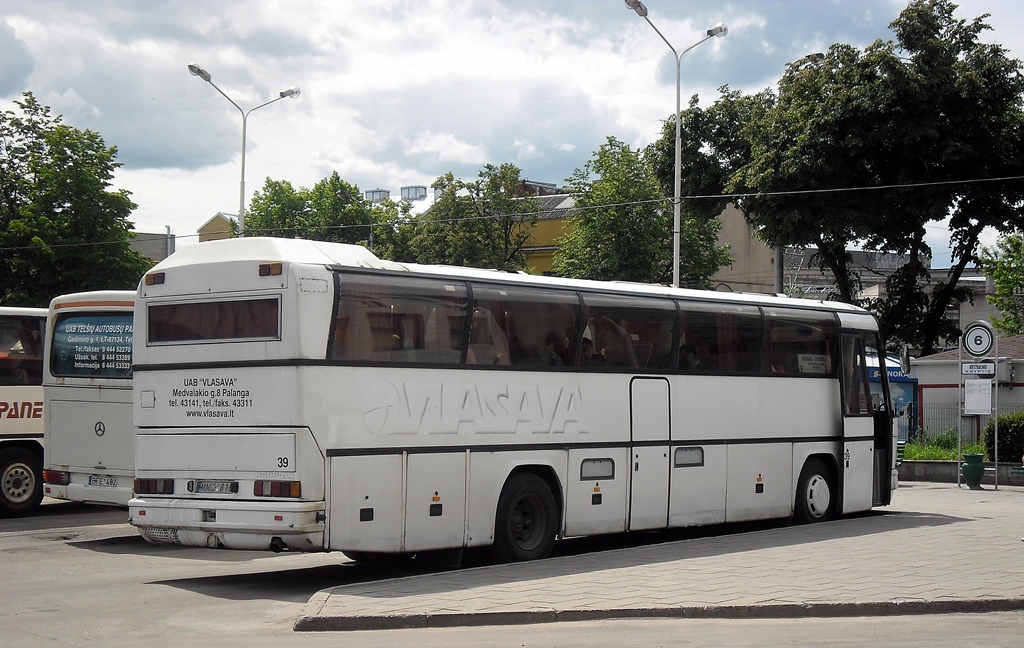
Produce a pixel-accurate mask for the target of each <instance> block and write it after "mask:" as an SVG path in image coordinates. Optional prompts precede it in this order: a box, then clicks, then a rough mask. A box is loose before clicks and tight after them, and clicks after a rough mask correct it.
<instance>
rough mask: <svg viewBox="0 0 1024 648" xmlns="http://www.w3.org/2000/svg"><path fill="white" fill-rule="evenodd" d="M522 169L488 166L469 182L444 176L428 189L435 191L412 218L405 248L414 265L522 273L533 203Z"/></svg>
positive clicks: (534, 221) (534, 211) (534, 219)
mask: <svg viewBox="0 0 1024 648" xmlns="http://www.w3.org/2000/svg"><path fill="white" fill-rule="evenodd" d="M522 184H523V180H522V177H521V171H520V169H519V168H518V167H516V166H515V165H513V164H509V163H505V164H502V165H500V166H494V165H492V164H488V165H486V166H484V168H483V169H482V170H481V171H480V173H479V178H478V179H477V180H474V181H470V182H467V181H464V180H459V179H457V178H455V177H454V176H453V175H452V174H451V173H447V174H445V175H443V176H441V177H440V178H438V179H437V180H436V181H435V182H434V184H433V185H432V186H433V188H434V189H435V190H438V191H439V192H440V195H439V197H438V198H437V200H436V201H435V202H434V204H433V206H431V208H430V210H429V211H428V212H427V213H425V214H423V215H422V216H420V217H419V219H417V224H416V230H415V234H414V235H413V237H412V240H411V241H410V249H411V251H412V253H413V254H414V255H415V258H416V261H417V262H418V263H443V264H448V265H457V266H469V267H477V268H497V269H500V270H526V269H527V267H528V265H527V262H526V250H525V246H526V243H527V242H528V241H529V240H530V228H531V227H533V226H534V225H536V224H537V201H536V200H534V199H533V198H531V197H529V196H524V195H523V193H522V190H521V187H522Z"/></svg>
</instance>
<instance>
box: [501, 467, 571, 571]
mask: <svg viewBox="0 0 1024 648" xmlns="http://www.w3.org/2000/svg"><path fill="white" fill-rule="evenodd" d="M557 509H558V507H557V505H556V504H555V496H554V495H552V494H551V489H550V488H549V487H548V485H547V483H546V482H545V481H544V480H543V479H541V478H540V477H538V476H537V475H534V474H532V473H519V474H516V475H512V476H511V477H510V478H509V480H508V481H507V482H506V483H505V487H504V488H503V489H502V490H501V496H500V497H499V498H498V510H497V513H496V514H495V519H494V544H493V545H492V546H491V557H492V558H493V559H494V560H495V561H497V562H521V561H525V560H537V559H540V558H546V557H547V556H548V555H549V554H550V553H551V549H552V548H553V547H554V546H555V536H556V534H557V530H556V527H557V525H558V510H557Z"/></svg>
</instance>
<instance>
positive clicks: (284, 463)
mask: <svg viewBox="0 0 1024 648" xmlns="http://www.w3.org/2000/svg"><path fill="white" fill-rule="evenodd" d="M277 467H278V468H287V467H288V457H278V458H277Z"/></svg>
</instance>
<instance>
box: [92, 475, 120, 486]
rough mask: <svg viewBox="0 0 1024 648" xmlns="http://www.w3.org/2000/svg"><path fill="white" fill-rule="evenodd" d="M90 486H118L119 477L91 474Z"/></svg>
mask: <svg viewBox="0 0 1024 648" xmlns="http://www.w3.org/2000/svg"><path fill="white" fill-rule="evenodd" d="M89 485H90V486H103V487H104V488H114V487H116V486H117V477H101V476H100V475H89Z"/></svg>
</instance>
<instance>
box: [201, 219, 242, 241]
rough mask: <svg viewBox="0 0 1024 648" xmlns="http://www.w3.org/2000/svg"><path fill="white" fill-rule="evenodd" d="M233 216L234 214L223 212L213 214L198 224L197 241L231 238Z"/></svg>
mask: <svg viewBox="0 0 1024 648" xmlns="http://www.w3.org/2000/svg"><path fill="white" fill-rule="evenodd" d="M234 218H235V217H234V215H232V214H225V213H224V212H217V213H216V214H214V215H213V218H211V219H210V220H208V221H206V222H205V223H203V224H202V225H200V226H199V229H198V230H197V231H198V232H199V242H200V243H202V242H203V241H217V240H220V239H226V238H231V236H232V229H231V221H232V220H234Z"/></svg>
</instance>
